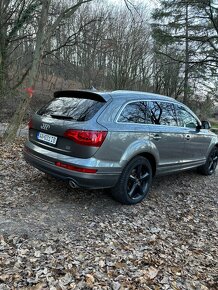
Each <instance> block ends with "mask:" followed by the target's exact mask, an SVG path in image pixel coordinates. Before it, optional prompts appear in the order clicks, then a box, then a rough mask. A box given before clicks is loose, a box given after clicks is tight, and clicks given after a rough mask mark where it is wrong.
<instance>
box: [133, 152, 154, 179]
mask: <svg viewBox="0 0 218 290" xmlns="http://www.w3.org/2000/svg"><path fill="white" fill-rule="evenodd" d="M138 156H142V157H144V158H146V159H147V160H148V161H149V162H150V164H151V168H152V175H153V176H154V175H155V174H156V169H157V164H156V159H155V157H154V155H152V154H151V153H148V152H144V153H141V154H139V155H138Z"/></svg>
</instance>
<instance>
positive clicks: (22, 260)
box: [0, 139, 218, 290]
mask: <svg viewBox="0 0 218 290" xmlns="http://www.w3.org/2000/svg"><path fill="white" fill-rule="evenodd" d="M22 146H23V140H22V139H21V140H17V142H16V144H14V145H13V146H11V147H6V146H3V145H2V146H1V147H0V155H1V156H0V157H1V159H0V289H32V290H37V289H38V290H39V289H51V290H55V289H56V290H60V289H63V290H64V289H84V290H85V289H86V290H87V289H94V290H95V289H96V290H98V289H99V290H100V289H113V290H123V289H137V290H138V289H139V290H140V289H143V290H144V289H145V290H146V289H154V290H157V289H159V290H160V289H163V290H164V289H169V290H177V289H180V290H181V289H187V290H192V289H196V290H198V289H199V290H207V289H208V290H215V289H218V284H217V273H218V265H217V258H218V255H217V254H218V247H217V246H218V233H217V225H218V224H217V221H218V216H217V203H218V190H217V184H218V172H217V173H216V174H215V175H213V176H210V177H205V176H201V175H198V174H197V173H196V172H195V171H191V172H185V173H182V174H175V175H171V176H165V177H159V178H155V180H154V182H153V187H152V190H151V193H150V195H149V197H148V199H147V200H145V201H143V202H142V203H141V204H139V205H136V206H123V205H121V204H119V203H117V202H116V201H114V200H113V199H112V198H111V197H110V195H109V194H107V193H106V192H102V191H84V190H72V189H71V188H70V187H69V186H68V185H67V184H66V183H64V182H62V181H57V180H55V179H53V178H51V177H48V176H46V175H45V174H43V173H41V172H39V171H37V170H36V169H33V168H32V167H30V166H29V165H27V164H26V163H25V161H24V160H23V158H22Z"/></svg>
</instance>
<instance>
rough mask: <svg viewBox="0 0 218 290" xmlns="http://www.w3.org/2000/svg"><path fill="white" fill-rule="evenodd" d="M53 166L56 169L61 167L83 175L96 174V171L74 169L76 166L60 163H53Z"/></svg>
mask: <svg viewBox="0 0 218 290" xmlns="http://www.w3.org/2000/svg"><path fill="white" fill-rule="evenodd" d="M55 165H56V166H58V167H62V168H65V169H68V170H73V171H77V172H83V173H96V172H97V169H92V168H83V167H76V166H73V165H70V164H66V163H62V162H55Z"/></svg>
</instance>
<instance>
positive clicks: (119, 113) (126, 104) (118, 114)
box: [115, 99, 184, 128]
mask: <svg viewBox="0 0 218 290" xmlns="http://www.w3.org/2000/svg"><path fill="white" fill-rule="evenodd" d="M137 102H146V103H148V102H161V103H169V104H173V105H174V106H175V105H180V104H178V103H177V102H173V101H168V100H163V101H162V100H154V99H149V100H147V99H146V100H142V99H140V100H131V101H128V102H127V103H125V104H124V105H122V107H121V108H120V110H119V112H118V113H117V116H116V118H115V123H117V124H129V125H130V124H131V125H132V124H136V125H142V126H145V125H146V126H149V125H150V126H151V125H152V126H154V125H155V126H165V127H179V126H170V125H162V124H146V123H145V124H142V123H133V122H119V121H118V119H119V117H120V115H121V113H122V112H123V110H124V109H125V108H126V106H128V105H129V104H131V103H137ZM148 105H150V104H148ZM149 107H150V106H149ZM175 111H176V107H175ZM176 118H177V114H176ZM177 120H178V118H177ZM181 128H184V127H181Z"/></svg>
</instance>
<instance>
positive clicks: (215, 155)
mask: <svg viewBox="0 0 218 290" xmlns="http://www.w3.org/2000/svg"><path fill="white" fill-rule="evenodd" d="M217 162H218V149H217V148H216V150H213V151H212V152H211V154H210V156H209V166H208V170H209V174H210V175H211V174H213V173H214V172H215V170H216V167H217Z"/></svg>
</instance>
